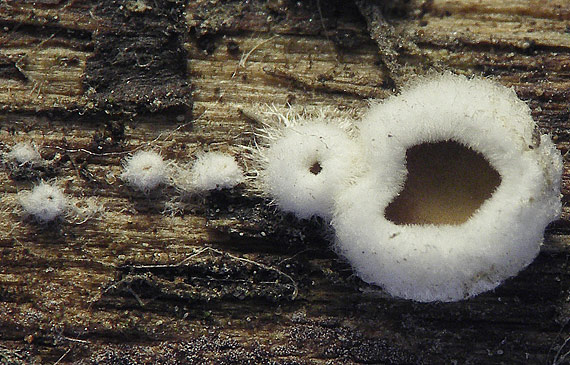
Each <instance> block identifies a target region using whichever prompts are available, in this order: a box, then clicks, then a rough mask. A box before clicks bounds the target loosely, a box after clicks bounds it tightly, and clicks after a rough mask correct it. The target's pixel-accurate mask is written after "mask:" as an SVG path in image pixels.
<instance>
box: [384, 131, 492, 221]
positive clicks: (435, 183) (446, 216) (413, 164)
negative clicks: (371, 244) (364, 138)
mask: <svg viewBox="0 0 570 365" xmlns="http://www.w3.org/2000/svg"><path fill="white" fill-rule="evenodd" d="M406 167H407V169H408V176H407V180H406V183H405V185H404V189H403V190H402V191H401V192H400V194H399V195H398V196H397V197H396V198H395V199H394V201H392V202H391V203H390V204H389V205H388V207H387V208H386V210H385V212H384V214H385V216H386V219H388V220H389V221H391V222H393V223H395V224H399V225H403V224H435V225H443V224H453V225H457V224H462V223H464V222H466V221H467V220H468V219H469V218H470V217H471V216H472V215H473V213H475V211H476V210H477V209H478V208H479V207H480V206H481V204H483V202H484V201H485V200H487V199H489V198H490V197H491V195H492V194H493V192H494V191H495V190H496V189H497V187H498V186H499V185H500V183H501V177H500V176H499V173H498V172H497V171H496V170H495V169H494V168H493V167H492V166H491V165H490V164H489V162H488V161H487V160H486V159H485V157H484V156H483V155H482V154H480V153H479V152H476V151H474V150H472V149H471V148H468V147H465V146H463V145H462V144H460V143H457V142H454V141H445V142H437V143H422V144H419V145H415V146H412V147H411V148H409V149H408V150H407V151H406Z"/></svg>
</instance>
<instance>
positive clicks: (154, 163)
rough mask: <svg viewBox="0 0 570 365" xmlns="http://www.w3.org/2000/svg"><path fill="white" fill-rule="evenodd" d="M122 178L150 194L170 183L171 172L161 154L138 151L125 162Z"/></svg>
mask: <svg viewBox="0 0 570 365" xmlns="http://www.w3.org/2000/svg"><path fill="white" fill-rule="evenodd" d="M121 178H122V179H123V180H124V181H126V182H127V183H128V184H129V185H131V186H132V187H134V188H136V189H138V190H140V191H142V192H144V193H149V192H150V191H152V190H154V189H156V188H157V187H158V186H159V185H161V184H166V183H167V182H168V181H169V179H170V170H169V167H168V164H167V163H166V162H165V161H164V159H163V158H162V156H161V155H160V153H158V152H155V151H137V152H135V153H134V154H133V155H131V156H130V157H128V158H127V159H126V160H125V163H124V169H123V173H122V174H121Z"/></svg>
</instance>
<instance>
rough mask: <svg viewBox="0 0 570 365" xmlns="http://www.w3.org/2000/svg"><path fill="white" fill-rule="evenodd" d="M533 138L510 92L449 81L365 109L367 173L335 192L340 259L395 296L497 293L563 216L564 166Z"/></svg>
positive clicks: (549, 146) (522, 107)
mask: <svg viewBox="0 0 570 365" xmlns="http://www.w3.org/2000/svg"><path fill="white" fill-rule="evenodd" d="M536 129H537V126H536V124H535V122H534V121H533V120H532V117H531V114H530V110H529V108H528V106H527V105H526V104H525V103H524V102H522V101H521V100H519V99H518V98H517V96H516V94H515V93H514V91H512V90H511V89H507V88H505V87H503V86H501V85H499V84H496V83H494V82H491V81H488V80H484V79H478V78H474V79H467V78H465V77H461V76H455V75H450V74H447V75H443V76H439V77H436V78H431V79H426V80H422V81H421V82H418V83H417V84H415V85H412V86H411V87H409V88H408V89H406V90H405V91H403V92H402V93H401V94H400V95H399V96H396V97H392V98H389V99H388V100H386V101H385V102H383V103H380V104H376V105H374V106H372V107H371V109H370V111H369V112H368V114H367V115H366V116H365V117H364V119H363V121H362V125H361V126H360V131H361V135H360V143H361V144H362V145H363V146H364V150H365V151H366V152H365V159H366V161H367V163H368V166H370V168H369V169H368V170H367V171H366V172H365V173H363V174H362V175H361V176H360V177H359V178H357V179H356V181H355V183H354V184H352V185H351V186H350V187H348V188H347V189H344V190H342V191H340V192H339V194H337V201H336V206H335V208H336V210H335V216H334V219H333V226H334V228H335V231H336V235H337V240H336V247H337V249H338V251H339V252H340V253H341V254H342V255H343V256H345V257H346V258H347V259H348V261H349V262H350V263H351V265H352V267H353V268H354V270H355V271H356V273H357V274H358V275H359V276H360V277H361V278H362V279H363V280H364V281H366V282H368V283H372V284H376V285H379V286H381V287H383V288H384V289H385V290H386V291H387V292H389V293H390V294H392V295H394V296H398V297H403V298H408V299H413V300H417V301H422V302H427V301H457V300H461V299H465V298H468V297H471V296H474V295H477V294H479V293H481V292H484V291H487V290H491V289H493V288H495V287H497V286H498V285H499V284H500V283H501V282H502V281H504V280H505V279H507V278H509V277H511V276H513V275H516V274H517V273H518V272H519V271H520V270H522V269H523V268H524V267H526V266H527V265H528V264H530V263H531V262H532V261H533V259H534V258H535V257H536V255H537V254H538V252H539V249H540V246H541V244H542V241H543V232H544V229H545V227H546V225H547V224H548V223H549V222H551V221H552V220H554V219H556V218H557V217H558V216H559V214H560V211H561V202H560V181H561V171H562V159H561V156H560V153H559V152H558V151H557V150H556V148H555V146H554V145H553V143H552V142H551V140H550V138H549V137H548V136H546V135H542V136H540V135H539V134H537V132H536Z"/></svg>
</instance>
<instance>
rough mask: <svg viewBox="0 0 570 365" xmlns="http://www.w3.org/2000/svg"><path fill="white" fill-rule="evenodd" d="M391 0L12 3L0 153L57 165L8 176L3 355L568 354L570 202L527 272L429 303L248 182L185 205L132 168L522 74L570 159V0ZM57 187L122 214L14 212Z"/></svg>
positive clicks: (1, 244)
mask: <svg viewBox="0 0 570 365" xmlns="http://www.w3.org/2000/svg"><path fill="white" fill-rule="evenodd" d="M387 3H390V5H386V4H383V3H382V2H373V1H366V0H356V1H354V2H353V1H341V0H338V1H319V0H315V1H306V2H296V1H287V0H268V1H257V0H254V1H248V2H245V1H209V0H188V1H183V0H122V1H120V0H117V1H113V0H100V1H95V0H91V1H74V0H69V1H64V0H42V1H28V0H26V1H1V2H0V107H1V110H2V111H1V112H0V124H1V131H0V143H1V145H0V147H1V148H2V151H3V152H6V151H8V150H9V148H10V147H11V146H12V145H13V144H14V143H16V142H19V141H28V142H33V143H35V144H36V145H37V146H39V147H40V149H41V153H42V156H43V157H44V158H45V159H47V160H48V161H49V164H48V165H46V166H43V167H40V168H32V169H30V168H17V167H14V166H8V165H5V166H4V167H3V169H2V170H1V171H0V187H1V191H2V198H1V201H2V210H1V213H0V214H1V217H0V225H1V229H0V363H2V364H30V363H42V364H54V363H57V364H66V363H81V364H91V363H98V364H137V363H146V364H157V363H165V364H166V363H168V364H173V363H180V364H184V363H216V364H225V363H287V364H321V363H330V364H337V363H338V364H340V363H395V364H408V363H425V364H428V363H472V364H479V363H486V364H494V363H508V364H512V363H540V364H554V363H562V362H563V361H564V355H565V354H566V359H565V361H568V360H569V357H570V355H567V353H568V351H570V345H569V344H568V343H567V342H565V341H568V339H569V336H570V335H569V327H568V321H569V317H570V303H569V301H570V299H569V298H570V285H569V279H570V278H569V271H568V270H569V269H568V261H569V257H570V256H569V255H570V239H569V236H568V235H569V234H570V226H569V225H568V223H569V222H568V219H569V218H570V217H569V212H568V209H567V208H566V207H565V208H564V213H563V216H562V219H561V220H560V221H558V222H555V223H553V224H552V225H551V226H550V227H549V229H548V230H547V232H546V240H545V244H544V246H543V248H542V250H541V253H540V255H539V257H538V258H537V259H536V261H535V262H534V263H533V264H532V265H530V267H528V268H527V269H526V270H524V271H523V272H522V273H521V274H520V275H518V276H517V277H516V278H513V279H510V280H508V281H507V282H506V283H505V284H504V285H502V286H501V287H499V288H498V289H497V290H495V291H494V292H491V293H486V294H483V295H480V296H478V297H476V298H473V299H470V300H467V301H463V302H459V303H448V304H442V303H432V304H418V303H414V302H410V301H406V300H399V299H394V298H392V297H390V296H388V295H386V294H385V293H383V292H382V291H381V290H380V289H378V288H375V287H371V286H368V285H366V284H364V283H363V282H361V281H360V280H359V279H358V278H356V277H354V276H353V275H352V273H351V270H350V267H349V266H348V265H347V264H346V263H345V262H343V261H342V260H341V259H339V258H338V257H337V256H336V255H335V253H334V252H332V250H331V249H330V243H329V242H328V241H327V239H326V237H327V236H328V233H327V232H325V228H326V227H324V228H323V225H322V224H320V223H319V222H310V223H307V222H298V221H296V220H295V219H293V218H292V217H290V216H287V215H283V214H281V213H279V212H278V211H277V210H276V209H275V208H273V207H271V206H270V204H269V201H267V200H265V199H263V198H262V197H260V196H258V195H256V194H255V193H251V191H250V190H248V189H246V188H237V189H235V190H233V191H227V192H221V193H215V194H212V195H209V196H204V197H200V198H196V200H195V201H192V202H190V203H189V204H188V205H187V206H186V207H185V208H184V209H183V210H182V211H179V212H177V213H176V214H166V213H165V211H166V210H167V208H168V203H169V200H170V199H173V198H175V197H176V192H175V191H174V190H173V189H168V188H165V189H164V190H162V191H161V192H160V193H157V194H153V195H151V196H145V195H143V194H139V193H136V192H134V191H132V190H131V189H129V188H128V187H127V186H125V184H124V183H123V182H122V181H121V180H120V179H119V178H118V175H119V174H120V171H121V161H122V160H123V159H124V157H125V156H126V155H127V154H128V153H129V152H130V151H133V150H135V149H140V148H157V149H159V150H160V151H161V153H162V154H163V155H164V156H165V157H166V158H168V159H170V160H176V161H178V162H180V163H183V162H188V161H191V160H192V158H193V156H194V155H195V153H196V152H197V151H199V150H202V149H210V150H231V151H233V152H234V153H235V154H236V156H237V158H238V159H240V161H242V162H243V161H244V158H245V156H244V153H245V152H244V150H243V149H240V148H238V147H239V146H241V145H252V144H253V142H254V135H253V132H254V131H255V128H256V124H255V123H256V122H255V115H256V114H255V113H256V110H258V109H259V107H260V105H261V106H262V105H266V104H274V105H276V106H278V107H284V106H285V105H287V104H291V105H293V106H294V107H298V108H302V107H304V106H330V107H333V108H337V109H339V110H346V111H348V112H350V111H352V110H358V109H361V108H363V107H365V106H366V105H367V100H368V99H369V98H383V97H386V96H388V95H390V94H393V93H394V92H395V91H397V90H398V89H399V88H400V87H401V86H402V85H404V84H405V82H406V81H407V80H409V79H411V78H413V77H415V76H416V75H417V74H426V73H429V72H433V71H441V70H451V71H453V72H456V73H460V74H467V75H472V74H475V75H484V76H489V77H492V78H493V79H495V80H498V81H499V82H501V83H502V84H504V85H507V86H513V87H514V88H515V90H516V92H517V94H518V95H519V96H520V97H521V98H522V99H524V100H526V101H528V103H529V105H530V106H531V108H532V110H533V116H534V117H535V119H536V120H537V121H538V123H539V125H540V127H541V129H542V131H543V132H549V133H551V134H552V136H553V139H554V140H555V142H556V144H557V146H558V148H559V149H560V151H561V152H562V153H563V154H565V153H566V152H567V151H568V148H569V143H570V133H569V132H568V131H569V130H570V129H568V127H569V120H568V119H569V105H568V101H569V90H570V4H569V3H568V1H566V0H551V1H548V0H547V1H534V0H514V1H502V0H483V1H479V0H455V1H453V0H448V1H445V0H431V1H430V0H428V1H419V0H412V1H401V2H400V1H396V2H387ZM252 116H253V118H252ZM568 176H569V175H568V173H565V176H564V186H563V192H564V202H566V201H567V199H568V194H569V193H570V191H569V190H568V189H569V188H570V185H569V184H570V181H569V180H568ZM38 179H46V180H47V179H57V182H58V183H59V184H60V185H61V186H62V187H64V188H65V191H66V193H68V194H70V195H71V196H74V197H76V198H81V199H95V200H96V202H97V204H98V205H99V206H101V207H104V210H103V212H102V213H101V214H99V215H98V216H95V217H94V218H92V219H91V220H88V221H87V222H83V223H81V222H79V223H81V224H78V223H70V222H68V223H66V222H62V223H61V224H59V225H57V226H50V227H38V225H36V224H33V223H32V222H29V221H26V220H25V219H22V216H21V214H20V212H19V211H18V207H17V204H15V201H16V197H17V193H18V192H20V191H23V190H25V189H29V188H30V187H32V186H33V184H34V182H37V181H38Z"/></svg>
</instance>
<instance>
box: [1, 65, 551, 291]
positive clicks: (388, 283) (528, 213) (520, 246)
mask: <svg viewBox="0 0 570 365" xmlns="http://www.w3.org/2000/svg"><path fill="white" fill-rule="evenodd" d="M270 114H271V113H270ZM272 114H273V116H277V119H278V120H279V122H280V123H279V125H278V126H269V125H268V126H266V128H265V129H264V130H263V131H262V133H261V135H262V136H263V138H262V139H261V142H260V147H259V148H258V149H256V153H255V154H254V155H255V156H256V167H257V169H258V170H257V171H256V172H257V175H258V176H257V182H258V183H259V186H260V187H261V189H262V190H263V191H264V192H265V193H266V194H267V195H269V196H270V197H272V198H273V200H274V202H275V203H276V204H277V205H278V206H279V207H280V208H281V209H282V210H284V211H288V212H292V213H293V214H295V215H296V216H297V217H298V218H301V219H307V218H311V217H313V216H320V217H322V218H324V219H325V220H328V221H330V222H331V224H332V226H333V228H334V230H335V235H336V237H335V244H334V247H335V249H336V250H337V252H338V253H339V254H340V255H342V256H343V257H345V258H346V259H347V260H348V261H349V262H350V264H351V265H352V267H353V268H354V271H355V272H356V274H357V275H358V276H359V277H360V278H362V279H363V280H364V281H366V282H368V283H371V284H375V285H379V286H381V287H382V288H384V289H385V290H386V291H387V292H388V293H390V294H392V295H394V296H398V297H402V298H407V299H413V300H417V301H423V302H428V301H457V300H461V299H465V298H468V297H471V296H474V295H477V294H479V293H481V292H484V291H487V290H491V289H493V288H495V287H497V286H498V285H499V284H500V283H501V282H503V281H504V280H505V279H507V278H509V277H511V276H513V275H516V274H517V273H518V272H519V271H520V270H522V269H523V268H524V267H526V266H527V265H528V264H530V263H531V262H532V260H533V259H534V258H535V257H536V255H537V254H538V252H539V250H540V246H541V244H542V241H543V232H544V229H545V227H546V225H547V224H548V223H549V222H551V221H552V220H554V219H556V218H557V217H558V216H559V214H560V211H561V201H560V182H561V174H562V158H561V156H560V153H559V152H558V151H557V149H556V148H555V146H554V145H553V143H552V142H551V140H550V138H549V137H548V136H546V135H542V136H541V135H540V134H539V133H538V132H537V125H536V123H535V122H534V121H533V120H532V117H531V114H530V109H529V108H528V106H527V105H526V104H525V103H524V102H522V101H521V100H519V99H518V98H517V96H516V94H515V93H514V92H513V91H512V90H511V89H508V88H505V87H503V86H501V85H499V84H497V83H494V82H491V81H489V80H485V79H480V78H473V79H467V78H465V77H462V76H456V75H452V74H445V75H440V76H437V77H431V78H425V79H421V80H419V81H417V82H416V83H415V84H412V85H410V86H409V87H408V88H406V89H405V90H404V91H403V92H402V93H401V94H400V95H397V96H394V97H391V98H388V99H387V100H385V101H383V102H378V103H375V104H373V105H372V106H371V108H370V109H369V111H368V112H367V114H366V115H364V117H363V119H362V120H361V121H360V122H359V123H358V124H357V126H356V127H354V126H352V125H351V123H349V122H348V121H347V120H344V119H338V118H337V116H335V115H334V113H333V114H331V113H327V112H326V111H325V112H322V113H320V114H318V115H316V116H315V115H313V116H309V115H308V114H302V115H284V114H279V113H276V112H273V113H272ZM353 127H354V128H353ZM356 131H358V133H356ZM4 158H5V160H7V161H9V162H13V163H16V164H19V165H25V164H29V165H33V164H38V163H41V161H42V159H41V156H40V155H39V153H38V151H37V149H36V148H35V147H33V146H31V145H29V144H16V145H15V146H14V147H13V148H12V150H11V151H10V152H9V153H7V154H5V156H4ZM121 178H122V179H123V180H124V181H125V182H127V183H128V184H129V185H130V186H132V187H134V188H136V189H139V190H141V191H143V192H144V193H149V192H151V191H153V190H155V189H157V188H158V187H159V186H161V185H167V184H168V185H173V186H175V187H177V188H178V190H179V191H183V192H189V193H191V194H192V193H196V192H201V191H209V190H219V189H226V188H232V187H234V186H236V185H238V184H240V183H241V182H243V181H244V179H245V177H244V171H243V169H242V168H241V167H240V165H238V163H237V162H236V160H235V159H234V157H233V156H231V155H229V154H224V153H221V152H207V153H200V154H199V155H198V156H197V158H196V160H195V162H194V164H193V166H192V167H191V168H180V167H179V166H177V165H176V164H174V163H168V162H166V161H164V159H163V158H162V156H161V155H160V154H159V153H158V152H155V151H138V152H136V153H134V154H132V155H131V156H129V157H127V158H126V159H125V161H124V168H123V172H122V173H121ZM20 204H21V207H22V209H23V211H24V212H25V213H26V215H30V216H33V217H34V218H35V219H36V220H37V221H39V222H40V223H47V222H51V221H53V220H55V219H57V218H60V217H64V216H65V215H66V214H67V213H69V212H76V213H77V212H80V209H79V208H77V206H76V205H74V204H72V203H70V200H69V199H68V198H67V197H66V196H65V195H64V194H63V192H62V190H61V189H60V188H58V187H57V186H56V185H52V184H48V183H45V182H40V183H39V184H38V185H37V186H35V187H34V188H33V189H32V190H31V191H28V192H25V193H22V194H21V196H20ZM70 207H71V209H70ZM79 215H82V216H85V214H83V213H80V214H79Z"/></svg>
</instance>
